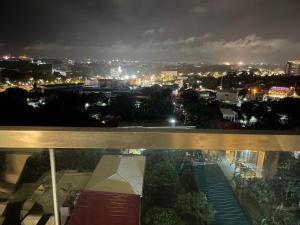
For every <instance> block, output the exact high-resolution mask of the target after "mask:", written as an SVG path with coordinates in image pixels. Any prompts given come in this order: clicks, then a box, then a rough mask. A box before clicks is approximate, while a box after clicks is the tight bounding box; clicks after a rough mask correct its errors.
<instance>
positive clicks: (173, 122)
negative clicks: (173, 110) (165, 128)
mask: <svg viewBox="0 0 300 225" xmlns="http://www.w3.org/2000/svg"><path fill="white" fill-rule="evenodd" d="M169 123H170V124H171V126H172V127H175V125H176V120H175V119H174V118H171V119H169Z"/></svg>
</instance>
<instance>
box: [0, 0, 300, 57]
mask: <svg viewBox="0 0 300 225" xmlns="http://www.w3.org/2000/svg"><path fill="white" fill-rule="evenodd" d="M299 11H300V2H299V0H285V1H282V0H226V1H224V0H84V1H83V0H51V1H50V0H27V1H19V0H10V1H5V2H2V3H1V7H0V15H1V20H0V29H1V31H0V54H1V53H3V54H4V53H8V52H11V53H12V54H23V53H27V54H32V55H35V56H50V57H65V56H68V57H74V58H84V57H88V56H91V57H97V58H104V57H129V58H135V59H141V60H153V59H155V60H166V61H170V60H181V61H224V60H237V58H242V59H244V60H249V61H255V60H263V61H265V62H283V61H285V60H287V59H290V58H295V57H296V58H300V55H299V54H300V45H299V41H298V40H300V30H299V29H298V27H299V26H300V13H299Z"/></svg>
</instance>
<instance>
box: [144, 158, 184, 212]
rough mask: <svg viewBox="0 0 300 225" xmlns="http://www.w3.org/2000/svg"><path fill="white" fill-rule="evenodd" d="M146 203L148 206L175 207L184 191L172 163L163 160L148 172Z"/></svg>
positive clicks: (145, 189) (145, 188)
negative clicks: (177, 198)
mask: <svg viewBox="0 0 300 225" xmlns="http://www.w3.org/2000/svg"><path fill="white" fill-rule="evenodd" d="M145 183H147V185H146V186H145V187H144V192H145V195H144V201H145V203H146V205H151V206H160V207H173V206H174V204H175V202H176V196H177V195H178V194H179V193H180V192H181V191H182V188H181V185H180V182H179V176H178V173H177V171H176V169H175V167H174V165H173V164H172V163H170V162H169V161H168V160H164V159H162V160H161V161H160V162H159V163H156V164H155V166H154V167H152V170H151V171H149V170H148V171H147V172H146V176H145Z"/></svg>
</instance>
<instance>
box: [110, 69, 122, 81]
mask: <svg viewBox="0 0 300 225" xmlns="http://www.w3.org/2000/svg"><path fill="white" fill-rule="evenodd" d="M110 76H111V78H112V79H124V78H126V72H125V71H124V69H123V68H122V67H121V66H118V67H115V68H111V69H110Z"/></svg>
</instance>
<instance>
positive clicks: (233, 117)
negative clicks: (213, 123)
mask: <svg viewBox="0 0 300 225" xmlns="http://www.w3.org/2000/svg"><path fill="white" fill-rule="evenodd" d="M220 110H221V113H222V115H223V119H225V120H229V121H231V122H237V120H238V114H237V113H236V112H235V111H232V109H225V108H221V109H220Z"/></svg>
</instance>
